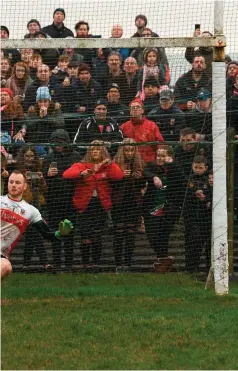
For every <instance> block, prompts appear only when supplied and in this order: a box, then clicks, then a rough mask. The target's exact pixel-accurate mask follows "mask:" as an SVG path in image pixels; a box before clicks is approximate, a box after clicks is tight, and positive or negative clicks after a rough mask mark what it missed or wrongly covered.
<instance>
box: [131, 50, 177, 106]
mask: <svg viewBox="0 0 238 371" xmlns="http://www.w3.org/2000/svg"><path fill="white" fill-rule="evenodd" d="M166 72H167V68H166V66H165V65H164V64H161V63H160V56H159V52H158V50H157V49H156V48H149V49H146V50H145V52H144V66H143V68H142V69H141V70H140V72H139V75H138V85H137V91H138V93H137V96H138V97H140V99H141V100H142V101H143V100H144V98H145V92H144V84H145V80H146V79H148V78H149V77H153V78H154V79H155V80H156V81H157V82H158V85H160V86H161V85H167V84H168V83H169V80H170V77H169V74H168V73H166Z"/></svg>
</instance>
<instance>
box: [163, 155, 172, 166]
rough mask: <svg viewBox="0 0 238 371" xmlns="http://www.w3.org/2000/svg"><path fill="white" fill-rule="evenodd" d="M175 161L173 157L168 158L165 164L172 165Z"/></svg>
mask: <svg viewBox="0 0 238 371" xmlns="http://www.w3.org/2000/svg"><path fill="white" fill-rule="evenodd" d="M173 160H174V159H173V157H171V156H166V157H165V159H164V162H165V164H172V162H173Z"/></svg>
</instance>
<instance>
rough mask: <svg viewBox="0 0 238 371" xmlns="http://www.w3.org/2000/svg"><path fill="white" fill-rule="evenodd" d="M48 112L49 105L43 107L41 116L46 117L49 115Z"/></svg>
mask: <svg viewBox="0 0 238 371" xmlns="http://www.w3.org/2000/svg"><path fill="white" fill-rule="evenodd" d="M47 113H48V109H47V107H41V109H40V117H41V118H43V117H45V116H46V115H47Z"/></svg>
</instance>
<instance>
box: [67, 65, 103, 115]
mask: <svg viewBox="0 0 238 371" xmlns="http://www.w3.org/2000/svg"><path fill="white" fill-rule="evenodd" d="M73 87H74V89H75V90H76V95H75V97H74V101H75V102H77V105H76V109H77V111H78V112H79V113H82V114H86V113H89V114H92V113H93V111H94V107H95V103H96V101H97V100H98V99H99V98H100V96H101V85H100V84H99V83H98V82H97V81H96V80H94V79H93V78H92V76H91V68H90V66H89V65H88V64H86V63H82V64H80V65H79V69H78V79H76V81H75V82H74V83H73Z"/></svg>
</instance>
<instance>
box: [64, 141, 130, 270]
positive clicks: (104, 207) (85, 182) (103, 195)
mask: <svg viewBox="0 0 238 371" xmlns="http://www.w3.org/2000/svg"><path fill="white" fill-rule="evenodd" d="M103 144H104V142H103V141H100V140H94V141H93V142H92V143H91V146H90V147H89V148H88V151H87V153H86V155H85V157H84V159H83V161H82V162H78V163H75V164H73V165H72V166H71V167H70V168H69V169H67V170H65V172H64V173H63V178H64V179H76V180H77V184H76V188H75V193H74V197H73V204H74V207H75V208H76V209H77V210H78V212H79V214H80V234H81V237H82V242H81V252H82V263H83V265H84V267H85V268H93V267H95V266H97V265H98V263H99V260H100V257H101V253H102V240H101V237H102V229H103V226H104V224H105V221H106V217H107V211H109V210H110V209H111V206H112V202H111V187H110V181H111V180H114V181H116V180H120V179H122V178H123V176H124V173H123V171H122V170H121V169H120V168H119V166H118V165H117V164H116V163H114V162H112V161H111V160H110V157H109V154H108V152H107V150H106V148H105V147H104V145H103ZM100 145H101V146H100ZM90 250H91V251H92V263H93V264H89V262H90Z"/></svg>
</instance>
